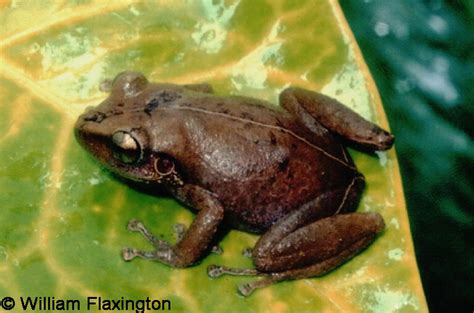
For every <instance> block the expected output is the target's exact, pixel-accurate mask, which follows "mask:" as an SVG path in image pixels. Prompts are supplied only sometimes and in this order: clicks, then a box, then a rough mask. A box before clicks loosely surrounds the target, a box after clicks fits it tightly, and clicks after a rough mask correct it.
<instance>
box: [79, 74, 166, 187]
mask: <svg viewBox="0 0 474 313" xmlns="http://www.w3.org/2000/svg"><path fill="white" fill-rule="evenodd" d="M150 85H151V84H149V83H148V81H147V79H146V78H145V77H144V76H143V74H141V73H136V72H125V73H122V74H119V75H118V76H117V77H116V78H115V79H114V81H113V83H112V86H111V94H110V96H109V97H108V98H107V99H106V100H104V101H103V102H102V103H101V104H99V105H98V106H97V107H94V108H88V109H86V111H85V112H84V113H83V114H82V115H81V116H79V118H78V120H77V122H76V124H75V129H74V130H75V135H76V138H77V141H78V142H79V143H80V144H81V145H82V146H83V147H84V148H85V149H86V150H87V151H88V152H89V153H90V154H91V155H92V156H94V157H95V158H96V159H98V160H99V161H100V162H101V163H102V164H103V165H104V166H105V167H107V168H109V169H110V170H112V171H113V172H115V173H116V174H118V175H120V176H123V177H125V178H128V179H132V180H135V181H144V182H147V181H148V182H149V181H156V180H157V179H156V176H157V170H156V164H157V162H158V161H157V160H156V159H157V158H158V156H156V155H154V154H153V153H152V152H151V151H150V149H149V147H150V143H149V132H148V130H149V129H150V127H151V123H152V121H151V119H150V115H149V114H147V112H146V110H144V109H143V102H144V101H145V102H146V101H147V100H146V99H147V97H149V94H150ZM143 98H145V99H143ZM160 164H161V163H160ZM161 170H162V171H163V169H161ZM164 170H166V169H164ZM158 174H159V173H158Z"/></svg>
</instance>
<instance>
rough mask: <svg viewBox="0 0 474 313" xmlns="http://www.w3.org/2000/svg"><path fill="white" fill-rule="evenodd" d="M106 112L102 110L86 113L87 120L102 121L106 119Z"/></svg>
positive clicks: (85, 119) (85, 118)
mask: <svg viewBox="0 0 474 313" xmlns="http://www.w3.org/2000/svg"><path fill="white" fill-rule="evenodd" d="M104 118H105V114H104V113H102V112H88V113H85V114H84V118H83V119H84V121H85V122H96V123H100V122H102V121H103V120H104Z"/></svg>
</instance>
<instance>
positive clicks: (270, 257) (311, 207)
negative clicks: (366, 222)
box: [253, 176, 364, 272]
mask: <svg viewBox="0 0 474 313" xmlns="http://www.w3.org/2000/svg"><path fill="white" fill-rule="evenodd" d="M363 187H364V180H363V177H361V176H357V177H354V179H353V180H352V182H351V183H350V184H349V185H348V186H347V187H345V188H341V189H336V190H333V191H328V192H326V193H323V194H321V195H320V196H318V197H317V198H316V199H314V200H313V201H310V202H308V203H306V204H305V205H303V206H301V207H300V208H299V209H298V210H296V211H294V212H292V213H290V214H289V215H288V216H286V217H285V218H283V219H282V220H280V221H279V222H278V223H276V224H275V225H274V226H272V227H271V228H270V229H269V230H268V231H267V232H266V233H265V234H264V235H263V236H262V237H261V238H260V239H259V240H258V242H257V244H256V245H255V248H254V250H253V259H254V262H255V265H256V267H257V269H258V270H259V271H262V272H276V271H284V270H288V269H292V268H298V267H301V266H304V265H308V264H314V263H318V262H321V261H322V259H325V258H330V257H331V256H332V255H335V254H338V253H339V252H341V251H339V250H340V249H344V247H345V246H344V245H340V244H339V245H338V242H335V241H332V240H333V239H331V238H333V237H331V236H335V235H340V236H348V233H349V230H350V227H352V226H350V223H348V222H345V221H346V220H345V219H341V221H344V223H345V224H346V225H348V226H347V227H343V228H341V229H339V230H338V232H337V233H333V235H331V226H330V223H329V224H328V222H321V221H323V220H321V219H322V218H324V217H326V216H328V214H334V217H331V219H330V220H329V222H333V221H334V222H335V223H339V222H338V221H339V220H338V219H339V217H338V216H339V214H338V213H343V212H349V211H352V210H354V209H355V208H356V206H357V203H358V200H359V197H360V193H361V191H362V189H363ZM334 199H340V201H335V200H334ZM346 216H358V215H346ZM356 219H357V217H356ZM318 220H320V221H318ZM344 223H343V224H344ZM339 224H340V223H339ZM343 224H341V225H343ZM326 232H327V233H328V236H329V237H326V235H325V233H326ZM356 235H357V234H356ZM341 238H342V237H341ZM344 242H345V243H349V241H347V240H346V241H344ZM328 244H329V245H328ZM314 247H318V248H317V249H316V250H314ZM319 249H322V250H321V251H318V250H319ZM327 249H329V250H327ZM331 249H332V250H331ZM338 249H339V250H338ZM326 250H327V251H330V253H329V254H324V251H326ZM309 251H312V252H311V253H310V252H309Z"/></svg>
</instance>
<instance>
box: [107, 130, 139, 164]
mask: <svg viewBox="0 0 474 313" xmlns="http://www.w3.org/2000/svg"><path fill="white" fill-rule="evenodd" d="M112 142H113V143H114V157H115V158H116V159H118V160H120V161H122V162H123V163H127V164H132V163H136V162H138V161H139V160H140V159H141V156H142V151H141V147H140V145H139V143H138V140H137V139H135V138H134V137H133V136H132V135H131V134H129V133H127V132H125V131H122V130H119V131H116V132H115V133H114V134H113V135H112Z"/></svg>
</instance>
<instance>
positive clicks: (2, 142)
mask: <svg viewBox="0 0 474 313" xmlns="http://www.w3.org/2000/svg"><path fill="white" fill-rule="evenodd" d="M0 8H1V10H0V21H1V22H0V24H1V25H2V28H1V29H0V38H1V40H0V48H1V56H0V57H1V59H0V69H1V76H0V81H1V84H0V95H1V106H0V110H1V114H2V119H1V120H0V130H1V132H0V134H1V135H0V150H1V151H2V153H1V155H0V158H1V159H0V188H1V191H2V192H1V193H0V206H1V213H0V227H1V229H2V232H1V235H0V275H1V277H2V279H1V280H0V291H1V292H0V296H1V297H3V296H12V297H14V299H16V301H17V305H19V300H20V296H23V297H27V296H31V297H35V296H51V297H52V296H54V297H55V298H56V299H80V300H81V303H82V306H81V309H83V310H85V309H86V306H85V305H86V300H85V299H86V297H88V296H101V297H103V298H109V299H120V298H121V297H122V296H123V297H124V298H125V299H146V297H150V298H151V299H170V300H171V303H172V310H173V311H175V312H181V311H186V312H189V311H192V312H223V311H226V310H227V311H228V310H229V309H230V310H231V311H233V312H234V311H236V312H238V311H244V312H245V311H251V312H253V311H265V312H315V311H318V312H319V311H321V312H392V311H394V312H418V311H427V307H426V303H425V299H424V295H423V291H422V287H421V283H420V280H419V274H418V270H417V266H416V260H415V256H414V251H413V245H412V240H411V237H410V228H409V222H408V218H407V213H406V208H405V203H404V199H403V191H402V187H401V181H400V176H399V169H398V163H397V160H396V155H395V151H394V149H392V150H390V151H388V152H386V153H385V152H383V153H378V154H377V156H375V157H374V156H368V155H366V154H362V153H358V152H355V151H351V154H352V155H353V157H354V159H355V162H356V164H357V166H358V167H359V169H360V171H361V172H362V173H364V174H365V175H366V177H367V181H368V186H367V188H366V191H365V193H364V196H363V199H362V202H361V205H360V207H359V211H377V212H380V213H381V214H382V215H383V216H384V218H385V221H386V222H387V229H386V231H385V232H384V233H383V235H382V236H380V237H379V239H378V240H376V241H375V243H374V244H373V245H371V246H370V247H369V248H368V249H367V250H365V251H364V252H363V253H362V254H361V255H359V256H357V257H355V258H354V259H353V260H351V261H350V262H348V263H347V264H345V265H343V266H342V267H340V268H339V269H337V270H335V271H333V272H332V273H330V274H329V275H326V276H324V277H322V278H313V279H304V280H299V281H291V282H283V283H279V284H276V285H274V286H271V287H268V288H265V289H262V290H258V291H257V292H255V293H254V294H253V295H252V296H251V297H249V298H245V299H244V298H241V297H239V296H238V295H237V294H236V286H237V285H238V284H241V283H242V282H246V281H248V280H249V278H241V277H225V278H221V279H215V280H211V279H209V278H208V277H207V275H206V267H207V265H208V264H214V263H217V264H226V265H228V266H238V267H242V266H246V267H248V266H251V265H252V264H251V261H250V260H248V259H247V258H245V257H243V256H242V255H241V251H242V250H243V249H244V248H247V247H249V246H252V245H253V244H254V243H255V241H256V239H257V237H256V236H253V235H249V234H246V233H242V232H238V231H231V232H230V233H229V235H227V236H226V237H225V238H224V240H223V241H222V243H221V245H222V247H223V249H224V254H222V255H209V256H208V257H206V258H205V259H204V260H203V261H202V262H201V263H200V264H198V265H196V266H194V267H191V268H188V269H172V268H169V267H167V266H164V265H162V264H158V263H152V262H146V261H142V260H137V261H133V262H129V263H126V262H124V261H123V260H122V259H121V257H120V250H121V248H122V247H123V246H136V247H142V248H144V249H149V248H150V247H148V246H147V244H146V243H145V242H144V240H143V239H142V238H141V237H140V236H138V235H136V234H132V233H129V232H128V231H127V230H126V227H125V226H126V224H127V221H128V220H130V219H132V218H139V219H141V220H144V221H146V222H147V224H148V225H149V226H150V228H152V229H154V230H155V231H156V233H157V234H161V235H162V236H163V237H164V238H165V239H168V240H174V238H173V235H172V224H174V223H176V222H181V223H185V224H189V223H190V222H191V221H192V218H193V215H192V214H191V213H190V212H188V211H187V210H186V209H185V208H183V207H182V206H180V205H179V204H177V203H176V202H175V201H174V200H173V199H170V198H165V197H161V198H157V197H154V196H151V195H148V194H144V193H141V192H139V191H137V190H135V189H132V188H130V187H129V186H127V185H124V184H123V183H121V182H119V181H117V180H116V179H115V178H114V177H112V176H111V175H110V174H109V173H108V172H107V171H106V170H104V169H102V168H100V166H98V165H97V164H96V163H95V162H94V161H93V160H92V159H91V158H90V157H89V156H88V155H87V153H86V152H85V151H83V150H82V149H81V148H80V147H79V145H78V144H77V143H76V142H75V140H74V138H73V131H72V127H73V124H74V121H75V119H76V118H77V116H78V115H79V114H80V113H81V112H82V111H83V110H84V108H85V107H87V106H89V105H96V104H98V103H99V102H100V101H101V100H102V99H103V98H105V96H106V95H105V94H103V93H101V92H100V91H99V89H98V86H99V84H100V83H101V82H102V81H103V80H105V79H107V78H113V77H114V76H115V75H116V74H117V73H119V72H121V71H124V70H136V71H142V72H143V73H145V75H146V76H147V77H148V78H149V79H150V80H152V81H167V82H175V83H195V82H203V81H206V82H209V83H211V84H212V85H213V86H214V89H215V90H216V91H217V93H219V94H223V95H225V94H241V95H247V96H253V97H258V98H262V99H267V100H269V101H271V102H272V103H274V104H275V105H277V103H278V102H277V96H278V93H279V92H280V91H281V90H282V89H283V88H284V87H285V86H287V85H289V84H293V85H298V86H300V87H304V88H308V89H312V90H320V91H322V92H323V93H326V94H328V95H331V96H333V97H336V98H338V99H339V100H340V101H342V102H343V103H345V104H346V105H348V106H349V107H351V108H353V109H354V110H356V111H357V112H359V113H360V114H362V115H363V116H364V117H366V118H367V119H370V120H372V121H375V122H377V123H378V124H380V125H382V126H384V127H388V125H387V121H386V119H385V116H384V113H383V109H382V106H381V102H380V99H379V96H378V94H377V90H376V88H375V85H374V83H373V82H372V79H371V77H370V74H369V73H368V71H367V69H366V66H365V64H364V62H363V60H362V57H361V54H360V52H359V50H358V47H357V45H356V43H355V41H354V38H353V37H352V34H351V32H350V30H349V28H348V26H347V24H346V22H345V20H344V17H343V16H342V14H341V11H340V9H339V6H338V4H337V3H336V2H335V1H333V0H319V1H288V0H287V1H283V0H280V1H250V0H234V1H211V0H203V1H158V2H152V1H138V2H133V1H132V2H128V1H108V2H105V1H97V2H96V1H70V2H60V1H49V2H47V1H41V2H17V1H12V2H11V3H9V2H5V3H3V4H2V5H1V7H0Z"/></svg>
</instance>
